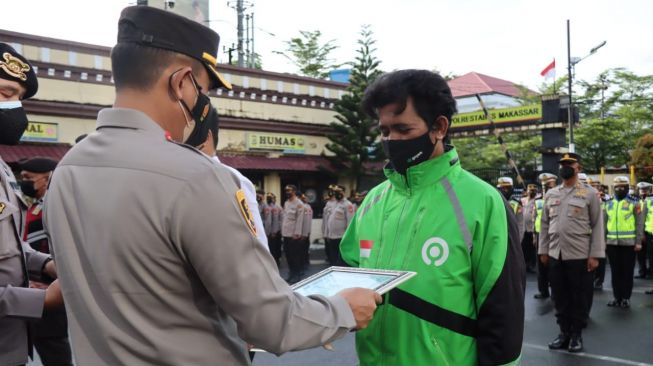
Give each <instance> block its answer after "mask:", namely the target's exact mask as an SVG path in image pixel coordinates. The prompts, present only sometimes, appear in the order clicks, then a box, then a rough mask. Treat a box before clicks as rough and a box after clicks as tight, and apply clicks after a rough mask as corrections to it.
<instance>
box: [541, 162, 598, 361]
mask: <svg viewBox="0 0 653 366" xmlns="http://www.w3.org/2000/svg"><path fill="white" fill-rule="evenodd" d="M580 159H581V157H580V155H578V154H575V153H567V154H564V155H563V156H562V158H561V159H560V160H559V163H560V166H561V168H560V177H561V178H562V180H563V183H562V184H561V185H560V186H558V187H555V188H553V189H551V190H549V192H547V193H546V195H545V197H544V210H543V212H542V227H541V233H540V240H539V251H538V254H539V255H540V260H541V261H542V262H543V263H544V264H545V265H548V266H549V278H550V281H551V290H552V291H553V300H554V303H555V309H556V318H557V321H558V325H559V326H560V334H559V335H558V337H557V338H556V339H555V340H554V341H553V342H551V343H549V348H550V349H563V348H566V349H568V350H569V351H570V352H580V351H582V350H583V339H582V336H581V333H582V330H583V328H584V327H585V325H586V323H587V319H588V316H589V309H590V306H591V294H592V292H593V289H592V281H593V273H592V272H593V271H594V270H595V269H596V267H597V266H598V258H603V257H605V240H604V237H603V234H604V232H603V230H604V227H603V220H602V217H601V216H602V212H601V201H600V200H599V197H598V195H597V192H596V191H595V190H594V188H592V187H590V186H589V185H587V184H582V183H581V182H580V181H579V180H578V173H579V172H580V170H581V165H580V161H581V160H580Z"/></svg>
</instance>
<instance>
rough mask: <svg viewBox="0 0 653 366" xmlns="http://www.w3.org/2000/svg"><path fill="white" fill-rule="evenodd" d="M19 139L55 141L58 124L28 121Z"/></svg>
mask: <svg viewBox="0 0 653 366" xmlns="http://www.w3.org/2000/svg"><path fill="white" fill-rule="evenodd" d="M20 140H21V141H34V142H57V141H58V140H59V126H58V125H57V124H56V123H42V122H30V123H29V124H28V125H27V129H26V130H25V133H23V137H22V138H21V139H20Z"/></svg>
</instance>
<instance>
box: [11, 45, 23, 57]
mask: <svg viewBox="0 0 653 366" xmlns="http://www.w3.org/2000/svg"><path fill="white" fill-rule="evenodd" d="M9 45H10V46H11V47H13V48H14V49H15V50H16V52H18V53H20V54H21V55H22V54H23V45H22V44H20V43H13V42H11V43H9Z"/></svg>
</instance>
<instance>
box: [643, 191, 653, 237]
mask: <svg viewBox="0 0 653 366" xmlns="http://www.w3.org/2000/svg"><path fill="white" fill-rule="evenodd" d="M642 204H644V205H646V210H647V211H646V219H645V220H646V221H644V231H646V232H647V233H652V234H653V197H649V198H647V199H646V201H644V202H643V203H642Z"/></svg>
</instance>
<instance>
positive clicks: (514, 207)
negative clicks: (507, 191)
mask: <svg viewBox="0 0 653 366" xmlns="http://www.w3.org/2000/svg"><path fill="white" fill-rule="evenodd" d="M510 207H512V212H514V213H515V215H516V214H518V213H519V212H520V209H519V208H520V204H519V201H516V200H514V199H511V200H510Z"/></svg>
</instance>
